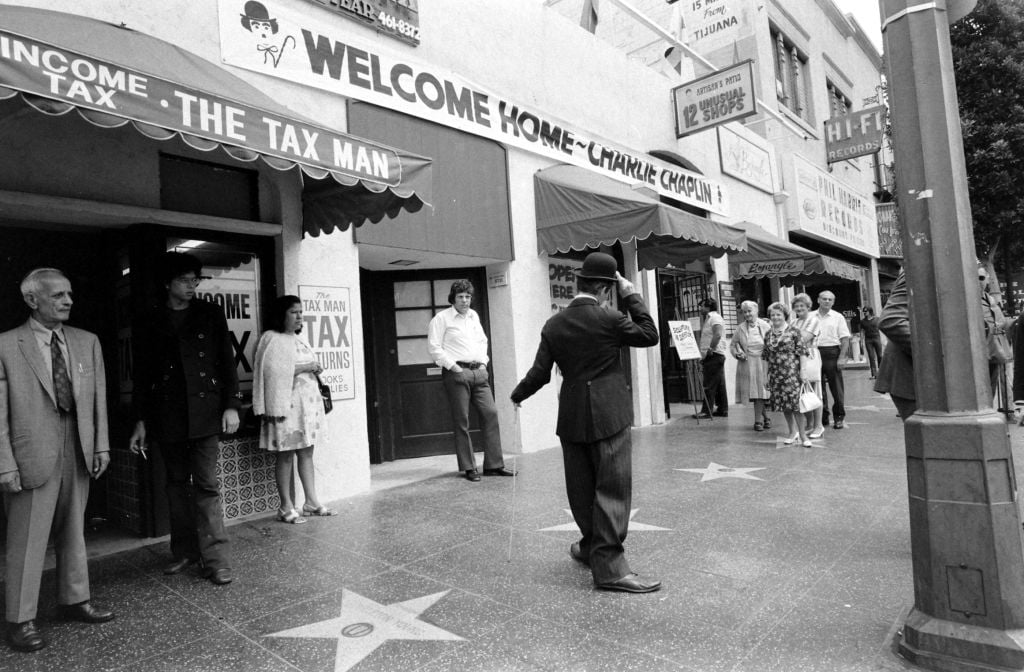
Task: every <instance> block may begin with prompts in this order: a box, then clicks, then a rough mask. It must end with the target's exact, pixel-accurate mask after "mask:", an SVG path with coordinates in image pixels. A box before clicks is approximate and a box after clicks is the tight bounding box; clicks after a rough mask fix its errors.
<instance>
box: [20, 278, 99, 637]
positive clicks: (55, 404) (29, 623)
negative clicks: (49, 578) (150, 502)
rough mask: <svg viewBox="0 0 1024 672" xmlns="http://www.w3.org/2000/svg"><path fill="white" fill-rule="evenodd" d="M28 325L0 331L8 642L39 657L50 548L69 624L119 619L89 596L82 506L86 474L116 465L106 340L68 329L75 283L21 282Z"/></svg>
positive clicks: (60, 600)
mask: <svg viewBox="0 0 1024 672" xmlns="http://www.w3.org/2000/svg"><path fill="white" fill-rule="evenodd" d="M21 296H22V298H23V299H24V300H25V303H26V304H28V307H29V308H30V309H31V315H30V317H29V318H28V321H27V322H25V323H24V324H23V325H21V326H20V327H18V328H16V329H12V330H11V331H7V332H4V333H3V334H0V491H2V492H3V494H4V508H5V510H6V512H7V540H6V565H5V572H4V585H5V599H6V620H7V642H8V643H9V644H10V645H11V648H13V649H15V650H16V651H38V650H39V649H41V648H43V647H44V646H46V640H45V639H44V638H43V636H42V634H41V633H40V632H39V630H38V628H36V624H35V618H36V611H37V609H38V605H39V584H40V582H41V581H42V575H43V561H44V559H45V556H46V544H47V541H48V540H49V538H50V532H51V529H52V531H53V541H54V546H55V548H56V551H57V602H58V603H59V604H60V612H61V616H62V617H63V618H64V619H66V620H75V621H82V622H85V623H104V622H106V621H109V620H111V619H112V618H114V614H113V613H112V612H110V611H107V610H106V609H101V608H99V607H96V606H94V605H93V604H92V602H91V601H90V596H89V564H88V560H87V558H86V551H85V504H86V502H87V501H88V499H89V477H90V476H91V477H92V478H93V479H97V478H99V477H100V476H102V475H103V472H104V471H106V469H107V465H108V464H109V463H110V442H109V440H108V438H107V386H106V384H107V377H106V374H105V372H104V367H103V352H102V350H100V342H99V339H97V338H96V336H95V334H91V333H89V332H88V331H83V330H81V329H76V328H74V327H69V326H66V325H65V324H64V323H65V322H66V321H67V320H68V318H69V317H70V316H71V305H72V303H73V302H72V300H71V281H70V280H68V278H67V277H66V276H65V275H64V274H63V273H62V272H61V271H59V270H57V269H55V268H37V269H36V270H34V271H32V272H31V273H29V274H28V275H27V276H25V279H24V280H23V281H22V283H21Z"/></svg>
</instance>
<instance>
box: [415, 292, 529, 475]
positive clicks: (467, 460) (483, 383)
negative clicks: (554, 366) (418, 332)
mask: <svg viewBox="0 0 1024 672" xmlns="http://www.w3.org/2000/svg"><path fill="white" fill-rule="evenodd" d="M448 303H450V304H451V308H448V309H446V310H442V311H441V312H440V313H438V314H437V315H435V316H434V318H433V319H432V320H430V327H429V328H428V330H427V341H428V348H429V352H430V357H431V358H432V359H433V360H434V362H435V363H436V364H437V365H438V366H440V367H441V369H442V372H441V378H442V381H443V382H444V390H445V392H446V393H447V394H448V406H449V407H450V409H451V413H452V424H454V425H455V429H454V432H455V436H454V439H455V455H456V457H457V458H458V460H459V471H461V472H463V473H465V475H466V479H467V480H469V481H473V482H476V481H479V480H480V472H478V471H477V469H476V458H475V457H474V455H473V443H472V441H471V440H470V438H469V405H470V404H473V406H475V407H476V412H477V415H478V416H479V417H480V430H481V433H482V434H483V440H484V476H512V475H514V474H513V472H512V471H510V470H509V469H506V468H505V460H504V458H503V457H502V454H501V436H500V434H499V431H498V410H497V409H496V408H495V406H494V395H493V393H492V392H491V385H490V381H489V380H488V375H487V362H488V361H489V360H488V357H487V334H485V333H484V329H483V327H482V326H481V325H480V316H479V315H477V313H476V311H475V310H473V309H472V308H470V305H471V304H472V303H473V283H471V282H470V281H469V280H456V281H455V282H453V283H452V288H451V291H449V292H448Z"/></svg>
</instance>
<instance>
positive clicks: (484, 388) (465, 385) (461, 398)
mask: <svg viewBox="0 0 1024 672" xmlns="http://www.w3.org/2000/svg"><path fill="white" fill-rule="evenodd" d="M441 378H442V380H443V382H444V391H445V392H446V393H447V394H448V408H449V409H450V410H451V414H452V425H454V432H455V436H454V438H455V456H456V457H457V458H458V460H459V471H468V470H470V469H476V457H475V456H474V455H473V442H472V441H471V440H470V438H469V405H470V404H473V406H474V407H475V408H476V412H477V416H478V417H479V418H480V431H481V434H483V443H484V469H501V468H502V467H504V466H505V460H504V458H503V457H502V455H501V433H500V431H499V429H498V409H497V408H496V407H495V406H494V395H493V394H492V393H491V384H490V381H489V380H488V378H487V367H486V366H481V367H479V368H476V369H467V368H463V369H462V372H461V373H452V372H451V371H449V370H448V369H444V371H443V372H442V373H441Z"/></svg>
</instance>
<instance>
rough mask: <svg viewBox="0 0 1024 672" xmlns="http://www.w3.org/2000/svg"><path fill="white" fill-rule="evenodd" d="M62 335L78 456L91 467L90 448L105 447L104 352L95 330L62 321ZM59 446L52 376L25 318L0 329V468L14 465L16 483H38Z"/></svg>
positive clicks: (4, 469)
mask: <svg viewBox="0 0 1024 672" xmlns="http://www.w3.org/2000/svg"><path fill="white" fill-rule="evenodd" d="M64 335H65V338H66V339H67V347H68V359H69V361H68V370H69V373H70V374H71V384H72V387H73V391H74V395H75V414H76V416H77V419H78V436H79V439H80V443H81V449H82V457H83V458H85V464H86V467H87V468H88V469H92V458H93V455H94V454H95V453H103V452H110V440H109V438H108V435H107V379H106V372H105V370H104V368H103V352H102V351H101V349H100V342H99V339H98V338H96V335H95V334H92V333H90V332H88V331H83V330H81V329H76V328H74V327H69V326H67V325H65V326H64ZM61 448H62V446H61V444H60V412H59V411H58V409H57V399H56V396H55V395H54V391H53V377H52V375H51V374H50V373H49V371H48V370H47V367H46V361H45V360H44V359H43V354H42V353H41V352H40V351H39V346H38V345H37V343H36V338H35V335H34V334H33V333H32V329H31V328H30V327H29V325H28V322H27V321H26V322H25V324H23V325H21V326H20V327H17V328H15V329H12V330H10V331H6V332H4V333H2V334H0V473H6V472H10V471H15V470H17V471H19V472H20V478H21V487H23V488H25V489H26V490H29V489H32V488H37V487H39V486H40V485H42V484H44V483H45V482H46V481H47V479H49V478H50V475H51V474H52V473H53V469H54V466H55V465H56V463H57V455H58V454H59V451H60V450H61Z"/></svg>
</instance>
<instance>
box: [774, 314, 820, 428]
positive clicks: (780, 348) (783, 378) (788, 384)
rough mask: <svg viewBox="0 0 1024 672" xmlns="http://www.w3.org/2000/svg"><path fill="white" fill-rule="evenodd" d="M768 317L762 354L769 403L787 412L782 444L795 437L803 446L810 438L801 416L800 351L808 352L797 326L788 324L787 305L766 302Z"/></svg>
mask: <svg viewBox="0 0 1024 672" xmlns="http://www.w3.org/2000/svg"><path fill="white" fill-rule="evenodd" d="M768 321H769V322H770V323H771V327H772V328H771V330H770V331H769V332H768V337H767V338H766V339H765V344H764V358H765V359H766V360H767V361H768V390H769V392H770V395H769V397H768V407H769V408H770V409H771V410H773V411H782V413H783V415H785V416H786V425H787V427H788V431H789V434H787V436H786V439H785V441H783V443H785V444H787V445H788V444H791V443H793V442H794V441H796V440H797V439H798V438H799V439H800V442H801V443H802V444H803V445H804V446H806V447H810V446H811V440H810V439H808V438H807V434H806V433H805V431H804V423H803V418H800V417H799V416H800V386H801V382H802V381H801V379H800V355H803V354H806V353H807V346H805V345H804V343H803V339H802V338H801V336H800V332H799V330H797V329H795V328H793V327H791V326H790V325H789V306H787V305H786V304H784V303H779V302H775V303H773V304H772V305H770V306H768Z"/></svg>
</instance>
